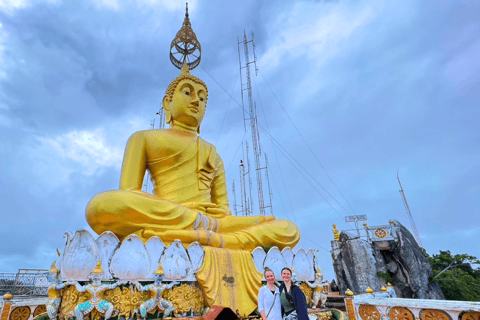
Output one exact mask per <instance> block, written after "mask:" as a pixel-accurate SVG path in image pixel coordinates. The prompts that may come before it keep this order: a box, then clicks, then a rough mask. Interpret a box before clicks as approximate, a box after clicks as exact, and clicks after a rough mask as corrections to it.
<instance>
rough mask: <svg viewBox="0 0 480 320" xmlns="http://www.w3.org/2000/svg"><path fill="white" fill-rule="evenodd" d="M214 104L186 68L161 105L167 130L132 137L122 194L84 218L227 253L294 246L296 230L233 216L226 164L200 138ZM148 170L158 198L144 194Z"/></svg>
mask: <svg viewBox="0 0 480 320" xmlns="http://www.w3.org/2000/svg"><path fill="white" fill-rule="evenodd" d="M207 98H208V90H207V86H206V85H205V83H204V82H203V81H202V80H200V79H199V78H197V77H195V76H193V75H191V74H190V71H189V68H188V66H187V64H186V63H184V64H183V67H182V69H181V73H180V75H179V76H178V77H177V78H176V79H175V80H173V81H172V83H170V85H169V86H168V88H167V91H166V94H165V97H164V99H163V108H164V110H165V115H166V120H167V123H168V124H169V125H170V128H169V129H154V130H145V131H139V132H136V133H134V134H133V135H132V136H131V137H130V139H129V140H128V142H127V146H126V149H125V155H124V159H123V165H122V172H121V177H120V190H113V191H107V192H103V193H100V194H98V195H96V196H95V197H94V198H93V199H92V200H91V201H90V202H89V203H88V205H87V209H86V218H87V221H88V223H89V224H90V226H91V227H92V229H93V230H95V232H97V233H98V234H101V233H102V232H104V231H112V232H114V233H115V234H116V235H117V236H118V237H119V239H120V240H122V239H123V238H125V237H126V236H128V235H129V234H136V235H138V236H139V237H140V238H141V239H143V241H146V240H147V239H149V238H150V237H152V236H159V237H160V239H162V241H164V242H165V243H166V244H168V243H170V242H172V241H174V240H175V239H179V240H181V241H182V242H183V244H184V245H188V244H190V243H192V242H194V241H199V242H200V244H202V245H206V246H211V247H217V248H229V249H250V250H251V249H254V248H255V247H258V246H262V247H269V246H277V247H279V248H280V249H282V248H284V247H286V246H290V247H293V246H295V245H296V244H297V243H298V241H299V240H300V231H299V229H298V227H297V226H296V225H295V224H294V223H292V222H290V221H287V220H282V219H275V217H273V216H261V215H259V216H246V217H240V216H232V213H231V211H230V209H229V204H228V196H227V187H226V179H225V170H224V165H223V161H222V159H221V158H220V156H219V155H218V153H217V151H216V149H215V147H214V146H213V145H211V144H210V143H208V142H206V141H205V140H203V139H202V138H200V137H199V136H198V135H197V134H198V133H199V132H200V124H201V122H202V120H203V117H204V114H205V109H206V104H207ZM146 170H148V171H149V172H150V176H151V179H152V182H153V185H154V189H153V194H149V193H146V192H143V191H142V185H143V179H144V175H145V172H146Z"/></svg>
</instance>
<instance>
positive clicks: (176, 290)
mask: <svg viewBox="0 0 480 320" xmlns="http://www.w3.org/2000/svg"><path fill="white" fill-rule="evenodd" d="M102 298H103V299H105V300H107V301H109V302H111V303H112V304H113V307H114V309H115V310H118V313H116V314H115V316H117V317H121V316H124V317H125V318H126V319H130V318H132V317H134V316H135V310H139V308H140V305H141V304H142V303H144V302H145V301H147V300H148V299H150V298H151V297H150V294H149V292H139V291H137V288H136V287H135V286H133V285H132V286H130V285H126V286H123V287H122V288H115V289H114V290H110V291H107V292H106V293H105V295H104V296H103V297H102ZM163 298H164V299H166V300H168V301H170V302H172V304H173V306H174V307H175V310H174V311H173V314H174V315H175V317H177V316H178V315H179V314H185V313H187V312H193V314H196V315H201V314H202V313H203V310H204V308H205V303H204V299H203V296H202V293H201V291H200V289H199V288H198V286H197V285H196V284H190V283H182V284H180V285H178V286H175V287H173V288H172V289H168V290H165V291H164V293H163ZM90 299H91V295H90V294H88V293H86V292H85V293H83V292H78V291H77V289H76V288H75V286H68V287H67V288H66V289H65V290H64V292H63V296H62V303H61V305H60V308H59V316H58V318H59V319H60V320H63V319H69V318H72V317H74V313H73V311H74V309H75V307H76V306H77V305H78V304H80V303H83V302H86V301H88V300H90ZM156 312H160V313H163V310H159V309H158V308H155V309H153V310H151V312H149V313H150V314H153V313H156ZM193 314H192V316H193ZM102 318H103V314H101V313H99V312H98V311H97V310H96V309H94V310H93V311H92V312H90V313H89V314H88V315H86V316H85V318H84V319H85V320H101V319H102Z"/></svg>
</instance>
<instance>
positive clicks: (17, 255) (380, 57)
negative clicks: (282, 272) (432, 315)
mask: <svg viewBox="0 0 480 320" xmlns="http://www.w3.org/2000/svg"><path fill="white" fill-rule="evenodd" d="M184 7H185V3H184V2H183V1H173V0H163V1H154V0H141V1H120V0H118V1H115V0H101V1H99V0H95V1H93V0H92V1H90V0H84V1H61V0H49V1H43V0H35V1H33V0H32V1H29V0H23V1H22V0H0V23H1V24H0V134H1V136H2V139H0V163H1V165H0V202H1V206H0V208H1V209H0V210H1V211H0V217H1V233H0V271H4V272H15V271H16V270H17V269H18V268H48V267H49V265H50V264H51V262H52V261H53V260H54V259H55V255H56V254H55V248H59V249H61V250H63V243H64V242H63V239H62V237H63V234H64V232H65V231H75V230H77V229H82V228H86V229H89V227H88V225H87V223H86V221H85V217H84V210H85V206H86V204H87V202H88V201H89V199H91V198H92V197H93V196H94V195H95V194H97V193H99V192H101V191H105V190H111V189H116V188H118V183H119V175H120V166H121V162H122V157H123V149H124V147H125V143H126V140H127V139H128V137H129V136H130V135H131V134H132V133H133V132H135V131H137V130H143V129H148V128H149V127H150V124H151V122H152V120H153V119H156V125H158V122H159V121H158V117H157V116H156V115H155V113H156V112H157V111H158V109H159V106H160V103H161V100H162V98H163V95H164V92H165V89H166V87H167V85H168V84H169V83H170V81H171V80H173V79H174V78H175V77H176V76H177V75H178V70H177V69H176V68H174V67H173V66H172V64H171V63H170V61H169V46H170V42H171V41H172V39H173V38H174V36H175V34H176V32H177V31H178V30H179V28H180V27H181V24H182V21H183V17H184ZM189 9H190V10H189V11H190V19H191V22H192V26H193V29H194V31H195V32H196V34H197V37H198V39H199V41H200V42H201V44H202V49H203V51H202V62H201V65H200V67H198V68H197V69H195V70H194V71H193V72H192V73H193V74H194V75H196V76H198V77H200V78H202V79H203V80H204V81H205V82H206V83H207V85H208V88H209V101H208V108H207V114H206V118H205V120H204V123H203V124H202V134H201V136H202V137H203V138H204V139H205V140H207V141H209V142H211V143H214V144H215V145H216V146H217V150H218V152H219V153H220V155H221V156H222V158H223V160H224V162H225V169H226V170H227V179H228V184H229V187H230V186H231V184H232V181H233V180H234V179H235V181H236V182H237V183H238V180H239V178H238V171H239V170H238V164H239V162H240V159H241V158H242V151H241V144H242V140H244V139H245V138H248V137H249V136H250V132H247V133H245V131H244V125H243V116H242V109H241V107H240V106H239V104H238V103H239V102H240V103H241V95H240V80H239V62H238V60H239V58H238V49H237V37H241V36H243V32H244V30H246V32H247V33H250V32H252V31H253V32H254V34H255V38H254V39H255V44H256V55H257V59H258V60H257V66H258V68H259V73H258V75H257V76H254V77H253V79H252V80H253V84H254V98H255V101H256V103H257V108H258V115H259V120H258V121H259V124H260V126H261V130H260V134H261V138H260V139H261V144H262V149H263V151H264V152H265V153H267V154H268V157H269V167H270V182H271V185H272V192H273V197H274V198H273V199H274V201H273V207H274V214H275V216H276V217H277V218H286V219H290V220H293V221H294V222H296V223H297V225H299V227H300V229H301V232H302V240H301V242H300V244H299V246H298V248H299V247H303V248H306V249H309V248H313V249H318V250H320V251H319V257H320V258H321V261H320V264H321V266H322V267H323V269H324V273H325V274H326V276H327V277H328V278H330V279H331V278H333V277H334V274H333V268H332V263H331V257H330V254H329V250H330V241H331V240H332V238H333V234H332V231H331V230H332V228H331V226H332V224H333V223H336V224H337V226H338V228H339V229H349V228H351V226H350V225H348V224H346V223H345V222H344V216H346V215H354V214H366V215H367V217H368V223H369V225H382V224H386V223H388V220H390V219H397V220H399V221H400V222H402V223H403V224H405V225H406V226H407V227H408V228H411V226H410V223H409V219H408V216H407V214H406V212H405V209H404V206H403V204H402V200H401V197H400V194H399V192H398V191H399V185H398V182H397V179H396V174H397V170H399V173H400V177H401V179H402V184H403V187H404V190H405V194H406V197H407V199H408V202H409V205H410V208H411V211H412V214H413V216H414V219H415V222H416V226H417V229H418V231H419V233H420V237H421V240H422V242H423V245H424V247H425V248H426V250H427V251H428V252H429V253H430V254H434V253H438V251H439V250H451V251H452V252H453V253H468V254H471V255H475V256H480V251H479V247H478V239H479V238H480V197H479V195H480V185H479V180H480V165H479V164H480V148H479V147H480V126H479V119H480V111H479V101H480V33H479V32H478V30H479V29H480V20H479V19H478V17H479V13H480V3H479V2H477V1H413V0H412V1H410V0H407V1H389V2H385V1H375V0H365V1H254V0H246V1H238V2H232V1H220V0H219V1H190V3H189ZM251 159H253V157H252V156H251ZM238 189H239V186H238V184H237V190H238ZM255 192H256V191H255V190H254V192H253V193H255ZM327 192H328V193H327ZM340 192H341V193H340ZM237 198H238V199H237V202H239V201H240V200H239V193H238V191H237ZM230 199H231V200H230V202H231V203H233V199H232V196H231V194H230ZM257 210H258V209H257ZM89 230H91V229H89ZM294 251H295V250H294Z"/></svg>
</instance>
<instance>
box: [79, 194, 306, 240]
mask: <svg viewBox="0 0 480 320" xmlns="http://www.w3.org/2000/svg"><path fill="white" fill-rule="evenodd" d="M85 215H86V218H87V222H88V224H89V225H90V226H91V227H92V229H93V230H94V231H95V232H96V233H98V234H101V233H102V232H105V231H112V232H113V233H115V234H116V235H117V237H118V238H119V239H120V240H122V239H123V238H125V237H126V236H128V235H130V234H133V233H134V234H137V235H138V236H139V237H140V238H141V239H142V240H143V241H147V240H148V239H149V238H150V237H152V236H158V237H160V239H162V241H163V242H165V244H168V243H170V242H172V241H174V240H176V239H179V240H181V241H182V242H183V244H185V245H187V244H190V243H192V242H194V241H198V242H200V244H202V245H208V246H212V247H221V248H229V249H254V248H256V247H258V246H264V247H267V246H277V247H279V248H280V249H282V248H284V247H286V246H290V247H293V246H295V245H296V244H297V243H298V241H299V240H300V230H299V229H298V227H297V226H296V225H295V224H294V223H292V222H290V221H287V220H282V219H278V220H276V219H275V218H274V217H269V216H249V217H233V216H226V217H223V218H219V219H214V218H212V217H210V216H208V213H204V212H200V211H197V210H192V209H189V208H187V207H184V206H182V205H180V204H176V203H173V202H171V201H168V200H162V199H160V198H158V197H156V196H154V195H151V194H147V193H142V192H135V191H125V190H115V191H107V192H103V193H100V194H98V195H96V196H95V197H94V198H93V199H92V200H91V201H90V202H89V203H88V205H87V209H86V213H85Z"/></svg>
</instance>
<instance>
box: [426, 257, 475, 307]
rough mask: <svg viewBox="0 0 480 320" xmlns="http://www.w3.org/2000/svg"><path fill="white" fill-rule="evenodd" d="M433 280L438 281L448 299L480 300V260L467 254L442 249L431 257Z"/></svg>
mask: <svg viewBox="0 0 480 320" xmlns="http://www.w3.org/2000/svg"><path fill="white" fill-rule="evenodd" d="M427 257H428V261H429V262H430V264H431V265H432V269H433V277H432V279H431V281H432V282H438V284H439V285H440V288H442V291H443V294H444V295H445V298H447V300H460V301H480V260H478V258H476V257H474V256H470V255H467V254H456V255H452V253H451V252H450V251H440V253H439V254H434V255H433V256H432V257H430V256H429V255H428V254H427Z"/></svg>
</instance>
